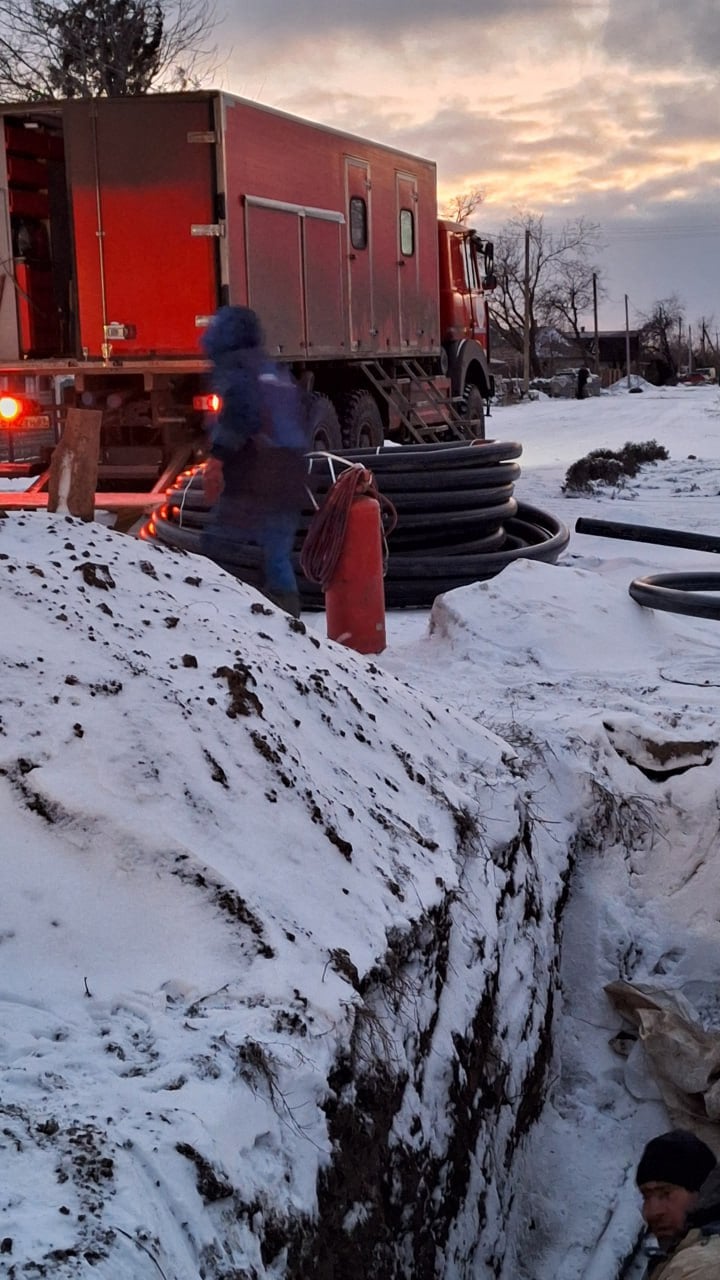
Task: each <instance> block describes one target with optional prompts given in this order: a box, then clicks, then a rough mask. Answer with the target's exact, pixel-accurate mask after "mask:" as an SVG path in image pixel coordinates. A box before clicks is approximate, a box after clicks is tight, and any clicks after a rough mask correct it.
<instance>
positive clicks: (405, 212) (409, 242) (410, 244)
mask: <svg viewBox="0 0 720 1280" xmlns="http://www.w3.org/2000/svg"><path fill="white" fill-rule="evenodd" d="M400 252H401V254H402V255H403V257H405V258H411V257H412V255H413V254H414V252H415V219H414V217H413V211H412V209H401V210H400Z"/></svg>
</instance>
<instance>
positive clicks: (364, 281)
mask: <svg viewBox="0 0 720 1280" xmlns="http://www.w3.org/2000/svg"><path fill="white" fill-rule="evenodd" d="M345 166H346V194H347V202H346V207H347V210H348V214H347V216H348V224H347V252H348V310H349V322H350V346H351V349H352V350H353V351H360V352H365V351H367V350H368V349H369V348H371V347H374V346H375V332H374V330H375V318H374V308H373V277H372V254H371V250H370V246H371V244H372V238H373V217H372V183H371V176H370V166H369V165H368V164H367V163H366V161H364V160H356V159H354V158H353V157H352V156H349V157H347V159H346V161H345ZM353 199H356V200H359V201H362V206H361V208H364V211H365V220H366V245H365V247H364V248H363V247H362V246H360V245H359V244H356V245H354V244H353V242H352V238H351V228H350V218H351V214H350V201H351V200H353Z"/></svg>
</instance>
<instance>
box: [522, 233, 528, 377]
mask: <svg viewBox="0 0 720 1280" xmlns="http://www.w3.org/2000/svg"><path fill="white" fill-rule="evenodd" d="M529 390H530V228H529V227H526V228H525V321H524V326H523V392H524V394H525V396H526V397H527V394H528V392H529Z"/></svg>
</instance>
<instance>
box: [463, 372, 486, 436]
mask: <svg viewBox="0 0 720 1280" xmlns="http://www.w3.org/2000/svg"><path fill="white" fill-rule="evenodd" d="M460 412H461V414H462V416H463V418H465V419H466V421H467V424H468V435H469V436H470V437H472V438H473V439H475V440H484V439H485V401H484V400H483V394H482V391H481V390H480V388H479V387H477V386H476V385H475V383H474V382H469V383H468V385H467V386H466V388H465V394H464V395H463V402H462V406H461V408H460Z"/></svg>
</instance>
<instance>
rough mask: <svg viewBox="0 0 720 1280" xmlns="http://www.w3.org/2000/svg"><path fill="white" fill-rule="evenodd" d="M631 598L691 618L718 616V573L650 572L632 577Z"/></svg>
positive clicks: (649, 606)
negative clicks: (643, 575) (712, 593)
mask: <svg viewBox="0 0 720 1280" xmlns="http://www.w3.org/2000/svg"><path fill="white" fill-rule="evenodd" d="M628 590H629V592H630V595H631V596H632V598H633V600H635V601H636V602H637V603H638V604H641V605H644V607H645V608H646V609H662V610H664V611H665V612H666V613H684V614H687V615H689V616H690V617H694V618H715V619H719V618H720V595H718V596H712V595H705V594H704V592H708V591H717V592H720V573H692V572H691V573H653V574H649V575H648V576H647V577H646V578H633V580H632V582H631V583H630V586H629V588H628Z"/></svg>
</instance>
